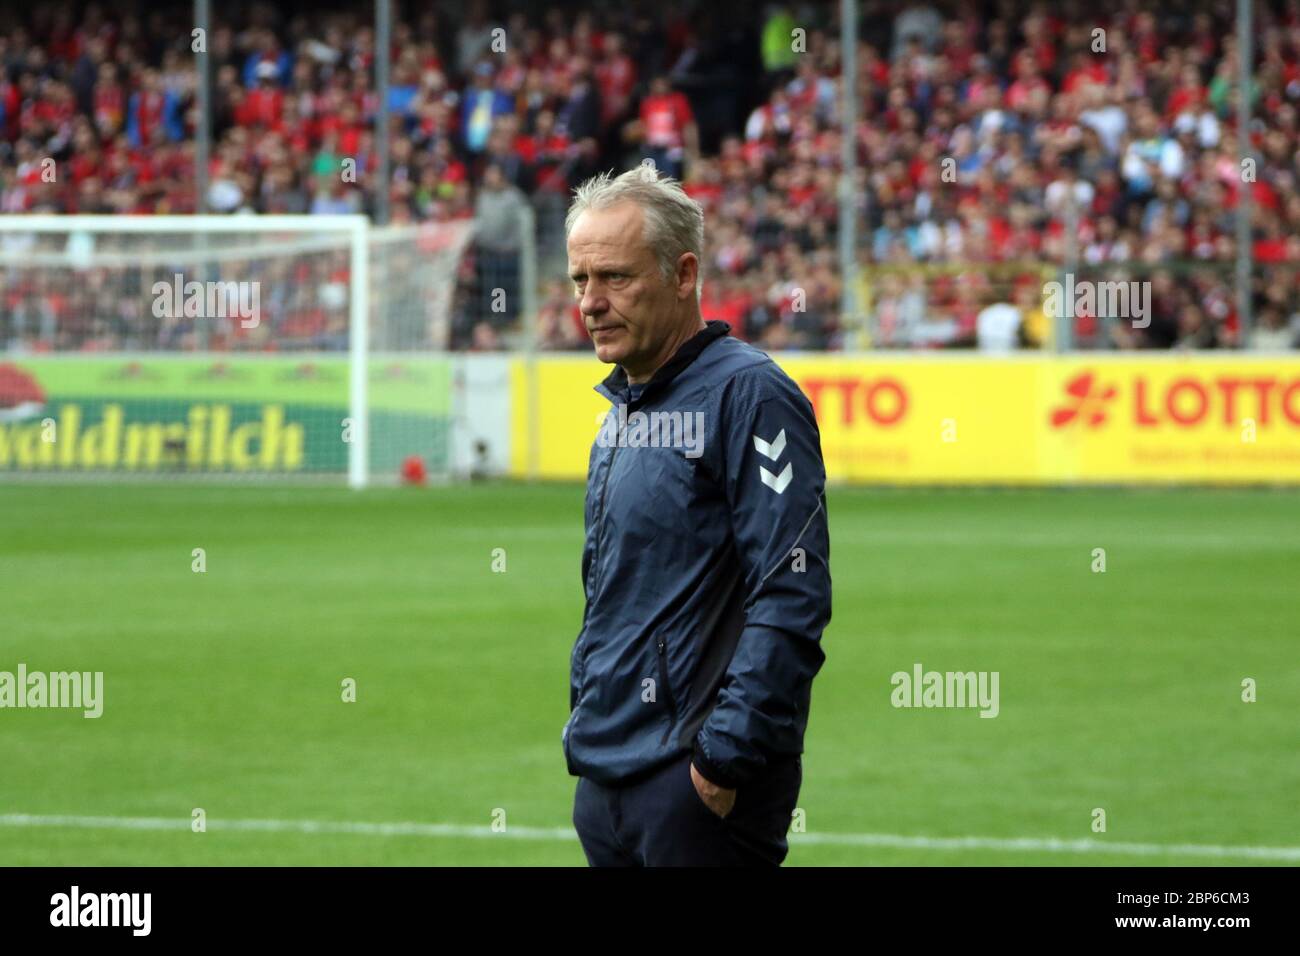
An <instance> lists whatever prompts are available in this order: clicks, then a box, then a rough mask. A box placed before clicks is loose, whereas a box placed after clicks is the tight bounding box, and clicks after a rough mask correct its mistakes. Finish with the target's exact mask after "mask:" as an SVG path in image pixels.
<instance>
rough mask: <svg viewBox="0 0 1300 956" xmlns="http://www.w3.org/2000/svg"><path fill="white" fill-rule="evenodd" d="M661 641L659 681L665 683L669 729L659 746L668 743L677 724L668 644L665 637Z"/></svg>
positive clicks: (659, 639)
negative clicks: (669, 677)
mask: <svg viewBox="0 0 1300 956" xmlns="http://www.w3.org/2000/svg"><path fill="white" fill-rule="evenodd" d="M658 641H659V683H660V684H662V685H663V689H664V702H665V703H666V704H667V705H668V729H667V730H665V731H664V735H663V737H661V738H660V740H659V746H661V747H662V746H663V745H664V744H666V743H668V738H669V737H670V736H671V735H672V732H673V728H674V727H676V726H677V702H676V701H675V700H674V699H673V685H672V684H671V683H670V682H669V680H668V655H667V654H665V653H664V652H665V650H666V648H667V644H665V642H664V639H663V638H662V637H661V638H658Z"/></svg>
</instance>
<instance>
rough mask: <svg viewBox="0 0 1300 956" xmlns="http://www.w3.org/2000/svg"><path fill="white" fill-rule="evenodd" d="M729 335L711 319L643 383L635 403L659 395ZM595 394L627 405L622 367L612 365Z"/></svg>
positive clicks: (726, 328) (728, 330)
mask: <svg viewBox="0 0 1300 956" xmlns="http://www.w3.org/2000/svg"><path fill="white" fill-rule="evenodd" d="M730 333H731V326H730V325H728V324H727V323H726V322H722V321H720V320H718V319H710V320H709V321H708V322H706V323H705V324H704V328H702V329H701V330H700V331H699V332H696V333H695V335H693V336H692V337H691V338H689V339H687V340H686V341H685V342H683V343H682V344H681V346H680V347H679V348H678V349H677V351H676V352H674V353H673V357H672V358H670V359H669V360H668V361H667V362H665V363H664V364H663V365H661V366H660V367H659V370H658V371H656V372H655V373H654V375H653V376H651V378H650V381H648V382H646V384H645V388H643V389H642V390H641V397H640V398H639V399H637V402H638V403H640V402H642V401H644V400H645V397H646V396H647V395H649V394H650V393H651V392H655V391H659V390H661V389H663V388H664V387H666V386H667V385H668V383H669V382H671V381H672V380H673V379H675V378H676V377H677V376H678V375H680V374H681V373H682V372H683V371H684V370H685V369H686V367H687V366H688V365H690V364H691V363H692V362H694V361H695V360H696V359H697V358H699V355H700V353H701V352H703V351H704V350H705V349H706V348H707V347H708V346H709V345H710V344H711V343H712V342H713V341H714V340H715V339H720V338H722V337H723V336H724V335H729V334H730ZM595 388H596V391H598V392H600V394H602V395H604V396H605V397H606V398H608V399H609V400H610V401H611V402H612V401H615V400H616V399H619V398H622V399H623V400H624V404H630V402H629V401H628V398H629V396H630V394H631V393H630V390H629V388H628V382H627V372H625V371H623V366H621V365H615V366H614V370H613V371H612V372H610V373H609V374H608V375H607V376H605V380H604V381H603V382H601V383H600V384H599V385H597V386H595Z"/></svg>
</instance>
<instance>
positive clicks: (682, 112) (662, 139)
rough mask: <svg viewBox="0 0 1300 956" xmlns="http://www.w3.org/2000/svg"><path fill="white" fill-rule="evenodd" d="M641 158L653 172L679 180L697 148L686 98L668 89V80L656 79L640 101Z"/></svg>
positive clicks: (693, 123)
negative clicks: (686, 158)
mask: <svg viewBox="0 0 1300 956" xmlns="http://www.w3.org/2000/svg"><path fill="white" fill-rule="evenodd" d="M640 134H641V142H642V149H641V158H642V159H649V160H652V161H653V162H654V164H655V168H656V169H659V170H661V171H663V172H665V173H667V174H668V175H669V176H672V177H674V178H676V179H681V176H682V169H683V166H684V163H685V157H686V155H687V153H690V154H692V155H694V153H695V152H696V151H697V150H698V147H699V133H698V131H697V130H696V127H695V115H694V114H693V113H692V112H691V104H690V103H688V102H687V100H686V97H685V96H683V95H682V94H681V93H678V92H676V91H675V90H673V89H672V88H671V86H669V83H668V77H666V76H656V77H655V78H654V80H653V81H652V82H651V84H650V94H649V95H648V96H647V97H645V99H643V100H642V101H641V121H640Z"/></svg>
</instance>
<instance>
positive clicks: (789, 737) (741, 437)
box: [693, 365, 831, 788]
mask: <svg viewBox="0 0 1300 956" xmlns="http://www.w3.org/2000/svg"><path fill="white" fill-rule="evenodd" d="M738 379H739V381H736V380H733V382H731V383H729V386H734V387H731V388H730V390H729V392H728V393H727V394H726V395H725V396H724V398H723V401H722V413H721V422H720V426H721V427H720V432H721V434H720V440H721V442H722V448H723V450H724V457H725V462H724V465H723V471H724V474H723V483H724V485H725V489H726V496H727V504H728V507H729V511H730V516H731V526H732V535H733V538H734V540H735V545H736V551H737V556H738V558H739V561H740V570H741V575H742V581H743V587H744V588H745V594H746V599H745V624H744V628H743V630H742V631H741V635H740V640H739V643H738V644H737V646H736V651H735V654H734V655H733V657H732V660H731V663H730V665H729V667H728V668H727V673H726V676H725V677H724V679H723V683H722V688H721V690H720V691H719V694H718V700H717V704H716V705H715V707H714V709H713V710H712V712H710V714H709V716H708V718H707V719H706V720H705V721H704V724H703V725H702V726H701V728H700V730H699V733H698V734H697V735H696V737H695V749H694V756H693V763H694V764H695V767H696V769H697V770H699V772H700V773H701V774H702V775H703V776H704V777H705V779H707V780H710V781H711V782H713V783H714V784H716V785H718V786H721V787H727V788H736V787H740V786H743V785H744V784H745V783H747V782H748V781H749V780H750V779H752V778H753V777H754V776H755V775H756V774H758V773H759V772H760V771H762V770H763V769H764V767H765V766H766V765H767V764H768V763H769V762H772V761H775V760H777V759H779V758H781V757H785V756H795V755H798V754H801V753H802V752H803V736H804V730H805V728H806V727H807V723H808V709H809V702H810V696H811V690H812V680H813V677H814V676H815V675H816V674H817V671H818V670H819V669H820V668H821V665H822V662H823V660H824V659H825V655H824V654H823V652H822V647H821V635H822V631H823V630H824V629H825V627H826V625H827V624H828V623H829V622H830V617H831V578H830V537H829V533H828V531H827V520H826V495H825V488H826V473H825V468H824V466H823V464H822V454H821V437H820V434H819V432H818V430H817V420H816V418H815V416H814V414H813V409H812V405H811V404H810V403H809V401H808V399H807V398H805V397H804V395H803V393H802V392H801V391H799V387H798V386H797V385H795V383H794V382H793V381H792V380H791V379H790V378H789V377H788V376H787V375H786V374H785V373H784V372H782V371H781V370H780V369H779V368H778V367H777V366H775V365H763V366H759V367H757V368H756V369H753V370H750V371H747V372H745V373H742V375H741V376H738Z"/></svg>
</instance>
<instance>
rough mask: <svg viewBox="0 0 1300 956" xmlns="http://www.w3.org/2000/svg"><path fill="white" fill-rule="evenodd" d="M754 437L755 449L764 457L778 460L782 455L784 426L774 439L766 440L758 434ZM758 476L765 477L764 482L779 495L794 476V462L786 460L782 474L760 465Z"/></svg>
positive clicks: (783, 449)
mask: <svg viewBox="0 0 1300 956" xmlns="http://www.w3.org/2000/svg"><path fill="white" fill-rule="evenodd" d="M753 438H754V449H755V450H756V451H757V452H758V453H759V454H760V455H762V456H763V457H764V458H770V459H772V460H773V461H776V460H777V459H778V458H780V457H781V452H783V451H785V429H784V428H782V429H781V430H780V431H779V432H777V435H776V437H775V438H774V439H772V441H770V442H765V441H763V439H761V438H759V437H758V436H757V435H754V436H753ZM758 477H759V478H761V479H763V484H765V485H767V486H768V487H769V488H771V489H772V490H773V491H775V492H776V493H777V494H778V495H779V494H780V493H781V492H783V491H785V489H786V486H787V485H788V484H790V480H791V479H792V478H794V462H786V464H785V467H784V468H783V469H781V474H779V475H774V474H772V473H771V472H770V471H768V470H767V469H766V468H764V467H763V466H762V465H759V466H758Z"/></svg>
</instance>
